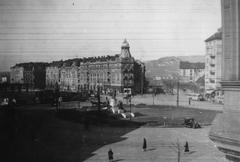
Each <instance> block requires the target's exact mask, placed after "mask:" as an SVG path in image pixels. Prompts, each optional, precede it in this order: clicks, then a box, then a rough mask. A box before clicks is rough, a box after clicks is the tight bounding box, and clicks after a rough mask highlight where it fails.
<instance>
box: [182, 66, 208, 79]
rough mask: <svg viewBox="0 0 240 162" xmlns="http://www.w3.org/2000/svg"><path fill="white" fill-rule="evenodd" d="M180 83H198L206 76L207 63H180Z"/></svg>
mask: <svg viewBox="0 0 240 162" xmlns="http://www.w3.org/2000/svg"><path fill="white" fill-rule="evenodd" d="M179 69H180V81H181V82H183V83H196V81H197V80H198V79H199V78H200V77H202V76H203V75H204V69H205V63H200V62H198V63H191V62H180V68H179Z"/></svg>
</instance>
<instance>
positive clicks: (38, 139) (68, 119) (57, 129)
mask: <svg viewBox="0 0 240 162" xmlns="http://www.w3.org/2000/svg"><path fill="white" fill-rule="evenodd" d="M15 114H16V121H15V123H11V122H12V121H11V120H6V122H2V123H1V125H0V126H1V127H0V131H1V132H3V133H1V134H0V143H1V145H0V149H1V150H3V151H1V154H2V155H1V157H0V161H35V162H44V161H58V162H66V161H68V162H71V161H74V162H75V161H84V160H86V159H89V158H90V157H92V156H94V155H95V154H94V152H95V151H96V150H98V149H100V148H102V147H104V146H106V145H109V144H112V143H116V142H120V141H123V140H126V139H127V138H126V137H123V135H125V134H127V133H129V132H131V131H134V130H135V129H137V128H138V127H139V126H141V125H142V123H134V122H130V121H121V120H118V119H113V118H111V117H109V116H108V115H107V114H102V116H101V117H99V116H97V111H96V112H86V113H82V112H79V111H77V110H73V109H69V110H64V111H60V112H58V113H56V111H55V110H54V111H51V110H38V111H34V110H17V111H16V112H15ZM0 115H1V117H4V119H8V115H9V113H8V112H3V111H1V112H0ZM86 119H87V120H88V122H89V128H90V129H89V131H86V130H84V129H83V126H84V125H85V124H86V123H85V122H86ZM1 121H2V120H1ZM129 125H130V127H129ZM108 150H109V148H106V160H107V151H108ZM122 160H123V159H118V160H115V161H122Z"/></svg>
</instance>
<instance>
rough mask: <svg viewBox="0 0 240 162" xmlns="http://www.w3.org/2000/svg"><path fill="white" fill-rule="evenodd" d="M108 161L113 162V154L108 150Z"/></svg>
mask: <svg viewBox="0 0 240 162" xmlns="http://www.w3.org/2000/svg"><path fill="white" fill-rule="evenodd" d="M108 160H109V162H113V152H112V149H110V150H109V151H108Z"/></svg>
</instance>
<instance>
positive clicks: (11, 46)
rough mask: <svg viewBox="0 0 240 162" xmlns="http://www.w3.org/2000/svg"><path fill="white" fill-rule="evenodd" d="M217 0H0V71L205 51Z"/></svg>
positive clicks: (215, 22)
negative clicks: (126, 49)
mask: <svg viewBox="0 0 240 162" xmlns="http://www.w3.org/2000/svg"><path fill="white" fill-rule="evenodd" d="M220 27H221V11H220V0H0V60H1V64H0V71H6V70H9V68H10V67H11V66H14V65H15V64H16V63H20V62H29V61H32V62H35V61H45V62H51V61H57V60H61V59H63V60H65V59H70V58H75V57H79V58H81V57H89V56H102V55H115V54H119V53H120V51H121V44H122V42H123V41H124V39H125V38H126V39H127V41H128V42H129V44H130V51H131V54H132V56H133V57H134V58H135V59H139V60H142V61H144V60H153V59H159V58H161V57H164V56H186V55H205V43H204V40H205V39H207V38H208V37H210V36H211V35H212V34H214V33H215V32H216V31H217V29H218V28H220Z"/></svg>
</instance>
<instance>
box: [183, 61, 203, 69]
mask: <svg viewBox="0 0 240 162" xmlns="http://www.w3.org/2000/svg"><path fill="white" fill-rule="evenodd" d="M180 69H205V63H201V62H197V63H191V62H180Z"/></svg>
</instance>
